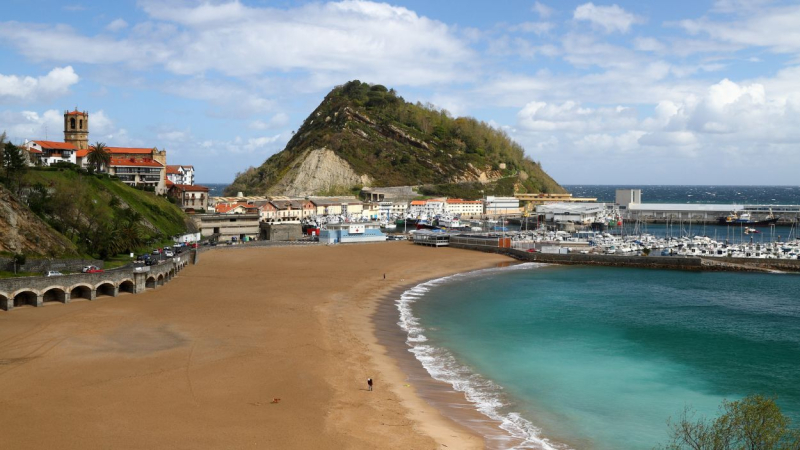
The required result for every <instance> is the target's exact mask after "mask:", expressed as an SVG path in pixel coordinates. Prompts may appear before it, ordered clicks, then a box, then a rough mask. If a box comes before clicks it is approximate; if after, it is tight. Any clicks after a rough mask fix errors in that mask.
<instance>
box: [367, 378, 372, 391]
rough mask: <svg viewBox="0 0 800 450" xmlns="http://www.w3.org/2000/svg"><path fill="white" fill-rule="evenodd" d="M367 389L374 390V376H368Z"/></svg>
mask: <svg viewBox="0 0 800 450" xmlns="http://www.w3.org/2000/svg"><path fill="white" fill-rule="evenodd" d="M367 390H368V391H371V390H372V378H367Z"/></svg>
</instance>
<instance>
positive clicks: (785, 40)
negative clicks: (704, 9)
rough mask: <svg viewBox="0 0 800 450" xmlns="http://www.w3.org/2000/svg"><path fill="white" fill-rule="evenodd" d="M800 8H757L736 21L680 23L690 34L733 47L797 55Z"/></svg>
mask: <svg viewBox="0 0 800 450" xmlns="http://www.w3.org/2000/svg"><path fill="white" fill-rule="evenodd" d="M798 24H800V5H793V6H787V7H780V8H765V9H758V10H757V11H754V12H753V13H752V14H748V15H747V16H746V17H743V18H740V20H736V21H714V20H710V19H708V18H702V19H698V20H683V21H681V22H679V25H680V26H681V27H682V28H683V29H684V30H686V31H687V32H688V33H690V34H695V35H697V34H707V35H708V36H710V37H711V38H713V39H716V40H719V41H722V42H726V43H729V44H733V45H739V46H749V47H766V48H769V49H771V50H772V51H773V52H776V53H800V26H798Z"/></svg>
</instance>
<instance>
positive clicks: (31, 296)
mask: <svg viewBox="0 0 800 450" xmlns="http://www.w3.org/2000/svg"><path fill="white" fill-rule="evenodd" d="M193 253H195V251H194V250H192V251H190V252H186V253H182V254H180V255H178V256H176V257H174V258H170V259H168V260H167V261H165V262H163V263H162V264H158V265H155V266H143V267H135V268H127V269H119V270H109V271H106V272H102V273H76V274H71V275H62V276H58V277H20V278H5V279H0V309H2V310H5V311H11V310H13V309H14V307H15V306H22V305H32V306H42V304H43V303H44V302H45V301H54V302H60V303H69V302H70V301H71V300H72V298H71V294H72V293H73V292H75V293H77V294H80V297H79V298H86V299H88V300H94V299H96V298H97V295H98V289H99V291H100V294H101V295H108V296H111V297H116V296H117V295H119V293H120V287H121V286H122V287H123V289H122V291H125V290H126V289H127V290H128V292H132V293H134V294H138V293H140V292H144V291H145V289H147V287H146V282H147V279H148V278H154V279H155V280H157V282H156V283H155V286H154V287H155V288H157V287H159V286H162V285H164V284H165V283H167V282H169V281H170V280H172V278H173V277H174V276H175V275H177V274H178V273H179V272H180V271H181V270H183V269H184V268H186V266H187V265H188V263H189V262H194V261H195V258H194V257H193V256H192V254H193ZM159 280H160V281H159ZM87 293H88V295H87ZM15 299H16V301H15Z"/></svg>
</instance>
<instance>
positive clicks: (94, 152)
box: [86, 142, 111, 172]
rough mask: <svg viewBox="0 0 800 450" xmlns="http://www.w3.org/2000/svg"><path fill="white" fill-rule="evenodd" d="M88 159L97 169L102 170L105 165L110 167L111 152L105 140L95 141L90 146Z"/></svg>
mask: <svg viewBox="0 0 800 450" xmlns="http://www.w3.org/2000/svg"><path fill="white" fill-rule="evenodd" d="M86 161H87V162H88V163H89V165H91V166H93V167H94V168H95V170H97V171H98V172H100V170H101V169H102V168H103V167H108V166H109V164H111V152H110V151H109V150H108V147H106V144H105V143H103V142H95V143H94V145H93V146H91V147H89V152H88V153H87V154H86Z"/></svg>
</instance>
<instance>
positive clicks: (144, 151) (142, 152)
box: [106, 147, 153, 155]
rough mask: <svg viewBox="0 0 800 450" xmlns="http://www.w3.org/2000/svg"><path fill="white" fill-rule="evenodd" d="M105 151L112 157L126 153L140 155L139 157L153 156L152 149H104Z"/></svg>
mask: <svg viewBox="0 0 800 450" xmlns="http://www.w3.org/2000/svg"><path fill="white" fill-rule="evenodd" d="M106 149H107V150H108V151H109V152H110V153H111V154H112V155H113V154H115V153H116V154H120V153H128V154H140V155H145V154H146V155H151V154H153V149H152V148H133V147H106Z"/></svg>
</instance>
